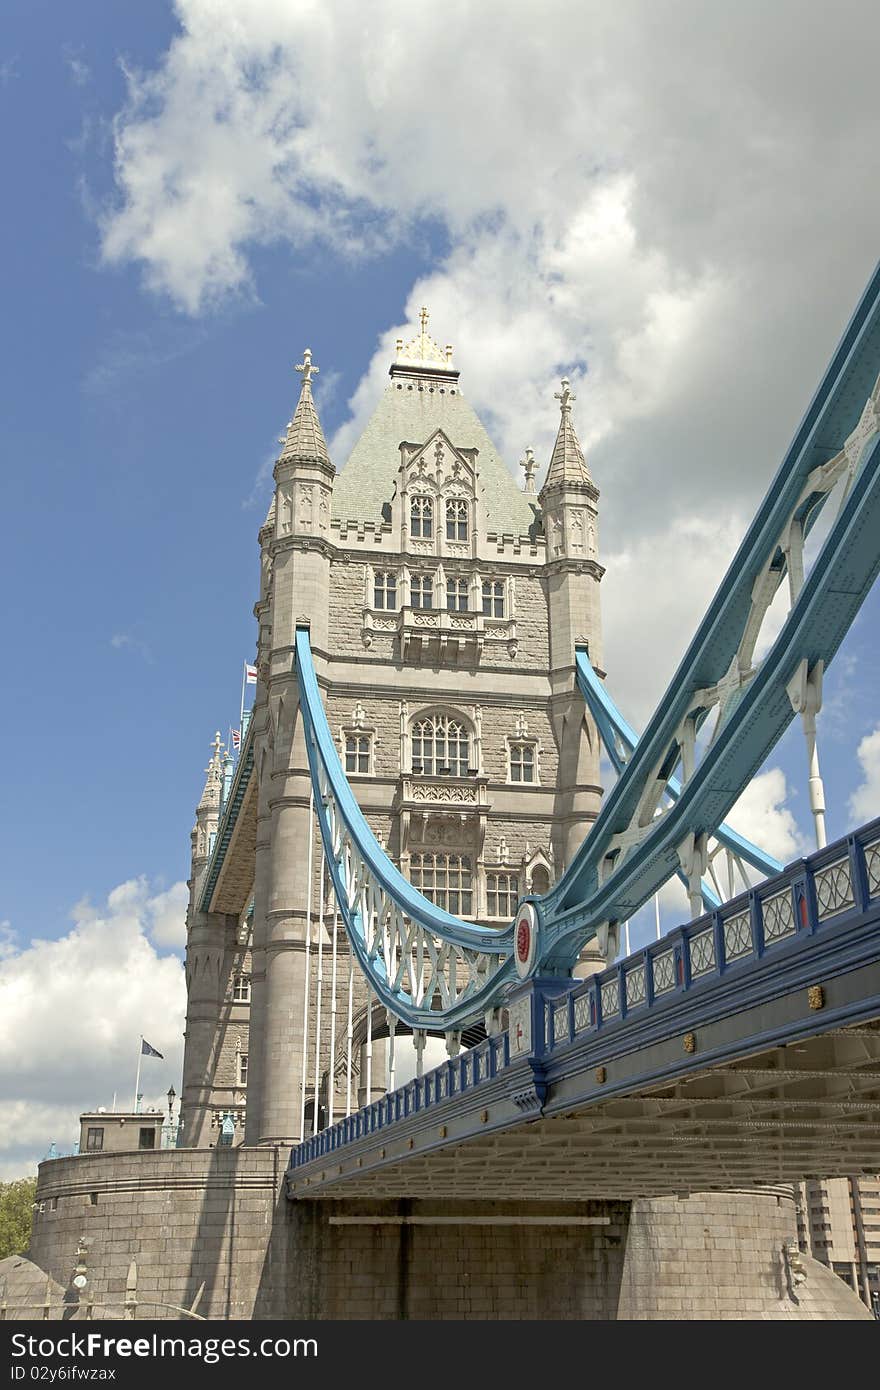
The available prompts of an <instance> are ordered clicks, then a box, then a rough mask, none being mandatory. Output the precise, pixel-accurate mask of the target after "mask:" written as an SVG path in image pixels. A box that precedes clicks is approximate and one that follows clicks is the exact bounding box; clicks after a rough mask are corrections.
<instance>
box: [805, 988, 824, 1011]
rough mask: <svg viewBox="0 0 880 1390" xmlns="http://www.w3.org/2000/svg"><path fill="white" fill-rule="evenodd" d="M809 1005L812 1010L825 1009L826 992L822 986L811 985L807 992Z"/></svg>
mask: <svg viewBox="0 0 880 1390" xmlns="http://www.w3.org/2000/svg"><path fill="white" fill-rule="evenodd" d="M807 1003H808V1004H809V1006H810V1008H811V1009H824V1007H825V991H824V989H823V988H822V986H821V985H810V987H809V989H808V990H807Z"/></svg>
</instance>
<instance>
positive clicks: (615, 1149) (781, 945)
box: [288, 822, 880, 1199]
mask: <svg viewBox="0 0 880 1390" xmlns="http://www.w3.org/2000/svg"><path fill="white" fill-rule="evenodd" d="M559 990H560V983H559V981H555V982H554V981H546V980H545V981H537V982H532V983H530V984H529V985H528V986H526V987H525V992H524V994H523V995H522V996H520V998H519V999H518V1000H516V1001H514V1003H513V1004H512V1005H511V1026H510V1029H509V1030H508V1032H507V1033H506V1034H503V1035H501V1036H500V1037H498V1038H490V1039H488V1040H486V1042H484V1043H481V1044H480V1045H479V1046H478V1047H476V1048H472V1049H470V1051H469V1052H467V1053H465V1054H463V1055H462V1056H460V1057H458V1058H456V1059H454V1060H453V1061H451V1062H449V1063H447V1064H446V1065H445V1066H444V1067H441V1068H438V1069H437V1070H436V1071H435V1072H433V1073H431V1074H430V1075H429V1076H427V1077H424V1078H422V1079H421V1080H419V1081H414V1082H411V1083H409V1085H408V1086H406V1087H403V1088H402V1089H401V1090H399V1091H397V1092H395V1093H394V1094H393V1095H391V1096H387V1097H385V1098H384V1099H383V1100H381V1101H379V1102H376V1103H375V1104H374V1105H372V1106H368V1107H366V1108H365V1109H364V1110H362V1111H359V1112H358V1113H357V1115H353V1116H351V1117H349V1118H348V1119H346V1120H344V1121H342V1122H340V1124H338V1125H336V1126H334V1127H333V1128H331V1129H329V1130H325V1131H324V1132H323V1133H321V1134H319V1135H317V1136H315V1137H314V1138H313V1139H310V1140H308V1141H306V1142H305V1143H303V1144H301V1145H299V1146H298V1147H297V1148H296V1149H294V1151H293V1154H292V1155H291V1167H290V1169H289V1172H288V1194H289V1196H290V1197H291V1198H294V1199H304V1198H305V1199H314V1198H325V1197H326V1198H331V1197H342V1196H344V1197H346V1198H348V1197H357V1196H369V1197H382V1198H387V1197H391V1196H401V1197H404V1196H406V1197H417V1196H418V1197H457V1198H468V1197H470V1198H474V1199H489V1198H505V1197H506V1198H511V1197H515V1198H530V1197H534V1196H535V1195H536V1194H539V1195H540V1196H541V1197H543V1198H551V1199H578V1198H583V1197H591V1198H598V1197H615V1198H626V1197H634V1196H640V1195H641V1196H648V1195H650V1196H654V1195H663V1194H667V1193H682V1192H687V1191H707V1190H712V1189H719V1190H724V1189H728V1188H731V1187H737V1186H743V1185H745V1186H752V1185H754V1184H770V1183H778V1182H786V1181H792V1180H795V1179H799V1178H803V1177H806V1176H810V1175H816V1176H823V1177H826V1176H829V1177H830V1176H834V1175H836V1174H850V1173H859V1172H871V1173H875V1172H878V1171H880V822H874V823H873V824H872V825H870V826H867V827H865V828H864V829H863V830H861V831H859V832H857V834H855V835H853V836H850V837H848V839H846V840H844V841H840V842H838V843H837V844H836V845H832V846H829V847H828V849H826V850H823V851H821V852H820V853H818V854H815V855H813V856H811V858H810V859H809V860H806V861H801V862H800V863H798V864H795V865H792V866H790V868H789V869H787V870H786V871H785V873H783V874H781V875H779V876H778V877H777V878H775V879H771V880H768V881H767V882H766V883H764V884H762V885H760V887H759V888H757V889H755V890H753V891H752V893H751V894H749V895H748V896H746V895H744V896H743V897H742V898H739V899H735V900H734V901H733V902H731V903H729V904H726V905H725V906H724V907H723V908H722V909H721V910H719V911H718V912H715V913H712V914H709V915H707V916H706V917H704V918H701V919H699V920H698V921H697V922H694V923H691V924H689V925H688V926H687V927H684V928H679V929H678V931H677V932H675V933H672V934H671V936H669V937H666V938H664V940H663V941H661V942H658V943H655V944H654V945H652V946H651V947H649V948H647V949H646V950H645V951H642V952H638V953H636V954H635V955H634V956H632V957H630V958H629V959H628V960H626V961H624V962H621V963H620V964H619V965H617V966H615V967H613V968H612V969H611V970H608V971H605V972H603V974H601V975H599V976H596V977H593V978H592V979H591V980H588V981H585V982H583V983H581V984H579V985H577V986H576V987H574V988H569V989H567V990H565V991H564V992H563V993H560V992H559Z"/></svg>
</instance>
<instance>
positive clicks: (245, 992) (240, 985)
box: [232, 975, 251, 1004]
mask: <svg viewBox="0 0 880 1390" xmlns="http://www.w3.org/2000/svg"><path fill="white" fill-rule="evenodd" d="M232 1000H233V1003H235V1004H249V1003H250V1002H251V977H250V975H235V976H234V977H233V980H232Z"/></svg>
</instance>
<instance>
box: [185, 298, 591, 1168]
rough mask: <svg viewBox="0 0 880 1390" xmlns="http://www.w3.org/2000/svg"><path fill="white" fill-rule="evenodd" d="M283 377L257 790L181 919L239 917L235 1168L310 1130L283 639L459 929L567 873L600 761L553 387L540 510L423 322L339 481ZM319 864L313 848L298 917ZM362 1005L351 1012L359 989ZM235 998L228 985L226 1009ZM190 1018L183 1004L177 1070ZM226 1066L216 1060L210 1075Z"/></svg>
mask: <svg viewBox="0 0 880 1390" xmlns="http://www.w3.org/2000/svg"><path fill="white" fill-rule="evenodd" d="M297 370H298V371H299V372H300V374H301V377H302V386H301V393H300V398H299V402H298V404H297V407H296V411H295V412H294V415H293V419H292V420H291V422H290V425H289V427H288V430H287V434H286V437H285V439H284V440H283V447H282V450H281V453H280V455H279V457H278V460H277V463H276V465H275V495H274V498H273V501H272V505H271V507H270V510H269V514H268V516H267V519H266V523H265V525H264V527H263V529H262V531H261V533H260V543H261V558H262V569H261V591H260V598H259V601H258V603H257V606H256V609H255V612H256V616H257V619H258V623H259V635H258V656H257V667H258V685H257V692H256V699H255V703H254V711H253V721H252V722H253V728H252V751H251V757H252V760H253V772H252V776H251V780H250V783H249V787H248V791H247V794H246V796H245V798H244V802H243V804H242V807H241V809H240V810H239V812H238V821H237V823H236V829H235V831H234V833H233V834H232V835H231V836H230V843H229V847H228V848H226V847H225V842H224V839H223V831H222V829H221V834H220V843H219V848H218V855H222V863H221V864H220V867H219V869H218V870H217V872H216V881H215V882H213V883H212V884H209V891H208V896H207V898H205V897H204V895H203V900H202V908H203V909H204V912H203V914H202V915H201V916H199V917H198V918H197V919H196V918H194V921H196V920H197V921H198V923H199V931H202V930H203V929H204V930H205V931H207V932H209V933H210V932H211V931H212V930H213V931H214V933H215V938H216V939H217V940H218V941H219V939H220V935H221V934H222V933H224V932H225V933H226V935H227V936H228V937H229V939H230V941H234V940H235V931H236V923H237V922H238V921H239V920H240V919H241V918H242V914H244V913H246V912H247V909H248V902H249V898H250V897H251V896H252V899H253V941H252V964H251V972H250V973H251V998H250V1005H249V1040H248V1043H247V1061H248V1064H247V1127H246V1140H247V1143H249V1144H266V1143H288V1142H290V1141H292V1140H296V1139H298V1138H299V1137H300V1131H301V1129H302V1089H301V1081H300V1078H301V1077H302V1075H303V1072H304V1066H303V1022H304V1020H303V999H304V991H305V977H306V966H305V962H304V955H305V940H306V935H307V928H308V922H309V920H310V915H311V912H312V911H313V909H310V905H309V858H310V851H309V844H310V835H309V827H310V821H311V812H310V795H311V786H310V780H309V775H308V766H307V759H306V751H305V745H304V741H303V731H302V721H301V719H300V716H299V710H298V697H297V685H296V677H295V674H294V669H293V641H294V632H295V628H296V626H297V624H299V623H302V622H307V623H308V624H309V627H310V632H311V645H312V650H313V654H314V660H315V667H316V671H317V675H318V680H319V683H320V685H321V689H322V694H323V698H324V702H325V707H326V710H327V715H328V718H329V722H330V726H331V729H332V730H333V731H334V733H335V734H336V736H337V739H338V748H339V754H340V758H341V759H342V762H343V766H344V767H345V769H346V772H347V774H348V777H349V779H350V782H351V785H352V787H353V789H354V791H355V794H356V796H357V798H358V801H359V803H360V805H361V807H362V809H363V811H364V813H365V815H366V817H367V819H368V821H369V823H370V825H371V827H372V829H373V831H374V833H375V834H376V835H377V836H378V837H379V839H380V841H381V842H382V844H383V845H385V847H386V849H387V851H388V853H389V854H390V855H391V856H392V857H393V859H394V860H395V861H396V862H397V863H398V864H399V866H400V868H401V870H402V871H403V873H404V874H405V875H406V876H407V877H408V878H409V879H410V880H411V881H412V882H413V883H414V884H415V885H416V886H417V887H418V888H420V889H421V891H422V892H424V893H425V894H426V895H427V896H429V897H430V898H432V899H433V900H434V901H435V902H437V903H438V904H440V905H442V906H444V907H447V908H448V909H449V910H450V911H451V912H454V913H455V914H456V915H459V916H462V917H465V918H468V919H471V920H474V921H479V922H484V923H487V924H490V925H493V924H494V925H498V926H500V925H501V924H502V923H506V922H507V921H509V920H510V918H511V916H512V915H513V912H514V910H515V907H516V904H517V902H518V901H519V899H520V898H521V897H522V896H523V895H524V894H526V893H529V892H535V893H542V892H544V891H546V890H547V888H548V887H549V886H550V884H551V883H552V882H553V880H554V879H555V878H556V877H557V875H558V874H560V873H561V872H562V870H563V869H564V867H565V865H566V863H567V862H568V861H569V859H570V858H571V855H572V854H573V852H574V850H575V849H576V848H577V846H578V845H579V844H580V842H581V840H582V839H583V836H584V835H585V833H586V831H587V829H588V828H589V826H590V824H591V823H592V821H593V820H594V819H595V816H596V814H597V812H598V809H599V803H600V798H601V787H600V784H599V753H598V744H597V737H596V733H595V729H594V728H593V727H592V724H591V722H590V720H589V717H588V716H587V714H586V713H585V709H584V703H583V700H582V699H581V697H580V696H579V695H578V694H577V691H576V688H575V681H574V647H575V643H578V642H583V643H586V644H587V645H588V646H589V648H590V652H591V655H592V657H593V660H594V662H598V661H600V659H601V658H600V652H601V633H600V614H599V582H600V580H601V577H602V573H603V571H602V568H601V566H600V565H599V562H598V546H597V523H598V510H597V509H598V497H599V493H598V490H597V488H596V486H595V484H594V482H593V480H592V478H591V477H590V474H589V471H588V468H587V465H586V462H585V459H584V455H583V451H582V449H581V446H580V444H579V442H578V438H577V434H576V431H575V426H574V421H573V418H572V402H573V399H574V398H573V396H572V394H571V391H570V388H569V384H568V382H567V381H563V384H562V390H561V392H560V394H559V396H558V400H559V403H560V421H559V430H558V436H557V439H556V443H555V446H554V448H553V451H552V455H551V458H550V460H549V466H548V469H547V476H546V481H545V482H544V486H543V488H542V490H541V493H540V495H536V493H535V471H536V464H535V461H534V457H533V454H532V451H531V450H528V451H527V452H526V457H525V460H524V462H523V467H524V470H525V488H524V489H522V488H521V487H520V486H519V485H518V484H517V483H516V482H515V480H514V478H513V476H512V474H511V472H510V471H509V469H508V468H507V467H506V465H505V463H504V462H503V461H502V459H501V457H500V455H499V452H498V450H497V448H496V446H495V445H494V444H493V442H492V440H491V439H490V437H489V435H488V434H487V432H486V429H485V427H484V426H483V424H482V423H481V421H480V420H479V418H478V416H477V415H476V413H475V412H474V410H473V408H472V407H471V406H470V405H469V403H468V402H467V399H466V397H465V396H464V394H463V392H462V386H461V382H460V377H459V372H458V370H457V369H456V368H455V366H454V365H453V361H452V349H451V348H450V347H445V348H441V347H440V346H439V345H438V343H436V342H435V341H434V339H433V338H432V337H431V336H430V334H429V332H428V315H427V311H425V310H423V311H422V314H421V319H420V325H419V331H418V332H417V334H416V336H415V337H414V338H413V340H412V341H410V342H408V343H405V342H404V341H403V340H402V339H401V340H399V341H398V343H397V350H396V354H395V358H394V361H393V362H392V363H391V366H390V371H389V382H388V386H387V388H386V390H385V392H384V394H383V396H382V397H381V399H380V400H379V402H378V404H377V406H376V409H375V411H374V413H373V415H372V417H371V418H370V420H369V422H368V424H367V426H366V428H365V430H364V432H363V434H362V436H361V438H360V439H359V440H358V442H357V444H356V445H355V447H354V449H353V450H352V453H351V456H350V458H349V459H348V460H347V462H346V463H345V465H344V467H343V468H342V469H341V470H340V471H339V473H337V472H336V469H335V467H334V465H333V463H332V462H331V459H330V455H329V451H328V448H327V444H326V441H325V438H324V434H323V431H322V429H321V424H320V421H319V419H318V414H317V410H316V408H315V403H314V399H313V396H312V380H313V378H314V376H315V374H316V373H317V371H318V368H317V367H316V366H315V365H314V364H313V363H312V360H311V353H310V352H309V351H308V350H306V352H305V353H304V355H303V361H302V362H301V363H300V364H299V367H298V368H297ZM248 821H249V823H250V827H251V828H250V830H248V831H247V832H245V833H243V831H242V822H248ZM239 842H240V847H239ZM245 849H246V850H247V851H249V852H250V855H251V858H250V861H249V863H246V862H245V859H246V854H245V852H244V851H245ZM318 856H319V850H318V848H317V845H316V844H315V842H314V841H313V842H312V879H313V882H312V885H311V892H312V900H313V902H317V892H318V890H317V888H316V883H315V881H314V880H315V874H316V872H317V858H318ZM217 857H218V856H215V861H216V859H217ZM212 923H213V926H212V925H211V924H212ZM194 939H195V938H194ZM199 939H201V938H199ZM226 956H227V958H228V960H229V961H230V962H232V961H233V960H234V953H230V951H229V950H227V953H226ZM224 968H225V967H224ZM229 969H233V966H232V965H231V964H230V966H229ZM358 988H359V989H360V991H361V994H362V995H363V985H362V982H361V981H360V979H358ZM230 989H231V985H230V983H229V981H228V980H227V981H225V982H220V984H219V995H218V999H223V998H225V999H226V1000H227V1001H228V999H229V995H230ZM206 1002H207V1001H205V1000H202V999H201V997H200V1000H199V1003H198V1011H199V1015H200V1016H201V1013H202V1012H203V1011H204V1009H205V1007H206ZM195 1010H196V999H195V998H194V997H193V998H192V1000H191V1012H192V1013H193V1019H192V1022H191V1023H188V1029H187V1031H188V1042H187V1046H188V1055H189V1051H190V1050H191V1049H192V1048H194V1047H195V1043H194V1042H193V1043H192V1044H190V1042H189V1035H190V1034H193V1036H195V1030H194V1026H193V1025H194V1023H195ZM219 1026H220V1025H219V1021H218V1027H219ZM310 1026H311V1028H312V1029H314V1027H315V1026H316V1023H315V1020H314V1019H312V1020H311V1025H310ZM228 1050H229V1048H228V1045H227V1047H226V1051H227V1052H228ZM223 1051H224V1048H223V1044H222V1042H221V1041H220V1040H217V1041H216V1042H215V1046H214V1053H213V1055H216V1056H217V1057H218V1058H219V1057H221V1056H222V1055H223ZM313 1090H314V1087H313V1085H310V1086H309V1097H310V1101H309V1106H310V1109H311V1105H312V1104H313V1103H315V1102H314V1096H313ZM188 1095H189V1097H190V1098H192V1097H194V1095H195V1092H194V1091H193V1088H192V1087H190V1088H189V1092H188ZM205 1096H207V1092H205V1093H203V1101H202V1105H203V1106H204V1104H205V1103H206V1101H205V1098H204V1097H205ZM218 1096H219V1091H215V1095H214V1099H213V1100H212V1101H211V1102H210V1104H211V1105H212V1106H213V1109H214V1112H215V1113H214V1117H213V1118H214V1126H213V1127H214V1129H216V1111H217V1105H218ZM189 1103H190V1104H191V1103H192V1099H190V1102H189ZM210 1130H211V1126H210V1125H209V1124H208V1122H207V1120H206V1119H205V1117H204V1116H201V1117H199V1116H197V1115H189V1116H187V1118H186V1128H185V1133H186V1136H187V1142H188V1143H193V1142H195V1143H201V1142H205V1139H204V1136H205V1135H206V1134H208V1133H209V1132H210Z"/></svg>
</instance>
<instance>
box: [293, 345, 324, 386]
mask: <svg viewBox="0 0 880 1390" xmlns="http://www.w3.org/2000/svg"><path fill="white" fill-rule="evenodd" d="M294 370H295V371H297V372H302V379H303V387H306V386H310V385H311V381H312V377H313V376H317V375H318V373H319V372H320V370H321V368H320V367H313V366H312V349H311V348H306V349H305V351H304V352H303V360H302V361H301V362H298V363H297V364H296V367H295V368H294Z"/></svg>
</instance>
